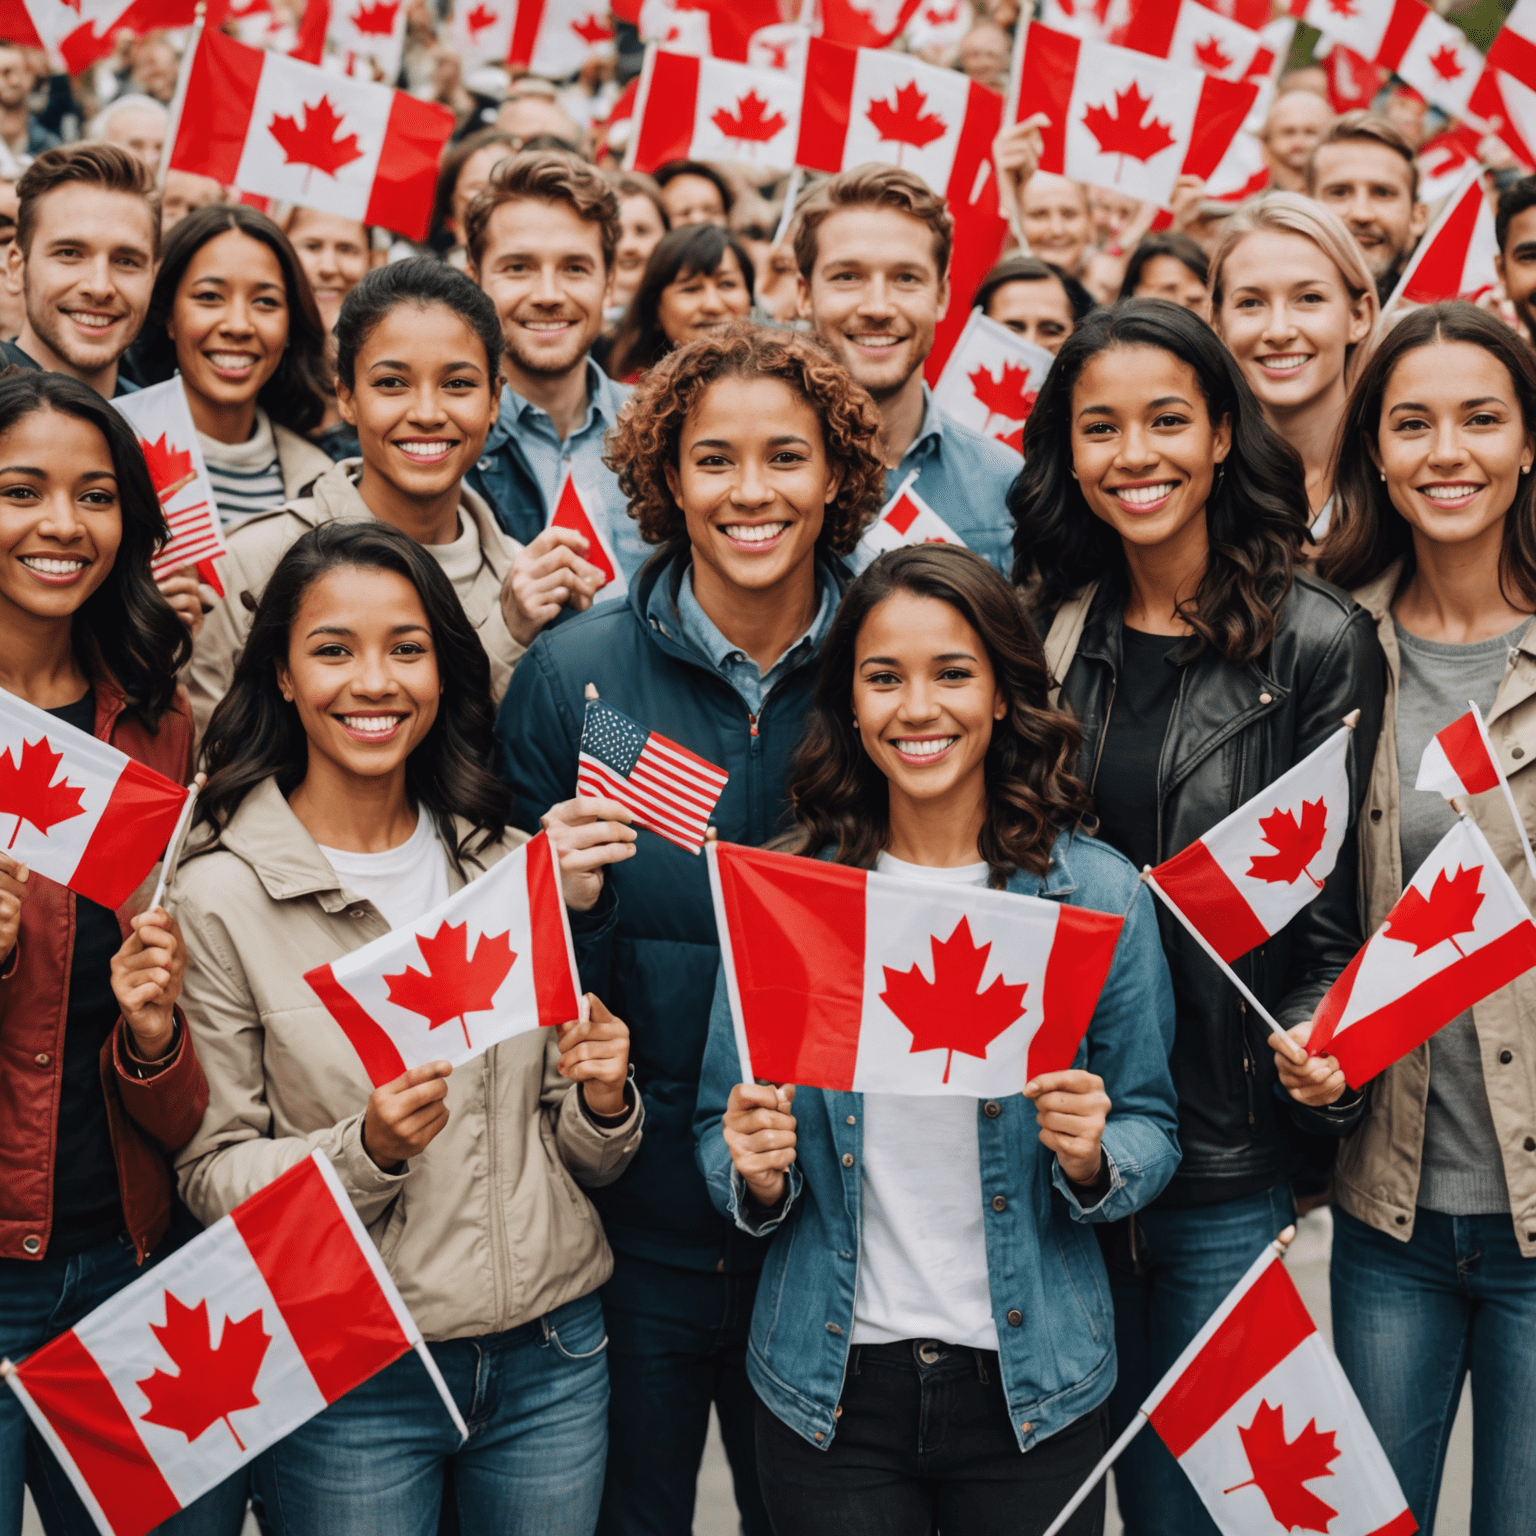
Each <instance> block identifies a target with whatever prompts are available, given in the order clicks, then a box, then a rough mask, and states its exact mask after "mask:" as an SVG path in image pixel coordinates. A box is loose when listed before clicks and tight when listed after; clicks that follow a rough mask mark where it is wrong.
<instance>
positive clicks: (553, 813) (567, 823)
mask: <svg viewBox="0 0 1536 1536" xmlns="http://www.w3.org/2000/svg"><path fill="white" fill-rule="evenodd" d="M630 820H631V817H630V813H629V812H628V811H627V810H626V809H625V808H624V807H623V806H622V805H620V804H619V802H618V801H617V800H604V799H601V798H600V797H598V796H593V795H577V797H576V798H575V799H574V800H562V801H561V802H560V803H559V805H552V806H550V808H549V809H548V810H547V811H545V813H544V814H543V815H542V816H541V817H539V825H540V826H541V827H543V828H544V830H545V831H546V832H547V833H548V834H549V840H550V842H551V843H553V844H554V848H555V856H556V857H557V858H558V859H559V860H560V889H561V891H562V893H563V894H564V896H565V904H566V906H568V907H569V908H570V909H571V911H573V912H590V911H591V910H592V908H593V907H595V906H596V905H597V898H598V897H599V896H601V895H602V893H603V866H604V865H605V864H617V863H619V862H620V861H621V860H622V859H632V858H634V856H635V853H636V848H635V838H636V837H637V836H638V835H639V834H638V833H637V832H636V831H635V829H634V828H633V827H632V826H630V824H629V823H630Z"/></svg>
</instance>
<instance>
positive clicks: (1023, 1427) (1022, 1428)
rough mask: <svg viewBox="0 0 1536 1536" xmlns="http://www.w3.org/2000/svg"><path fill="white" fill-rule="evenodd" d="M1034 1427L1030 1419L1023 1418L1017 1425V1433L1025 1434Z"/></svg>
mask: <svg viewBox="0 0 1536 1536" xmlns="http://www.w3.org/2000/svg"><path fill="white" fill-rule="evenodd" d="M1034 1427H1035V1426H1034V1424H1033V1422H1032V1421H1031V1420H1029V1419H1025V1420H1024V1422H1023V1423H1022V1424H1020V1425H1019V1433H1020V1434H1021V1435H1027V1434H1028V1433H1029V1432H1030V1430H1032V1429H1033V1428H1034Z"/></svg>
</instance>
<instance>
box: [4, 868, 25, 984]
mask: <svg viewBox="0 0 1536 1536" xmlns="http://www.w3.org/2000/svg"><path fill="white" fill-rule="evenodd" d="M26 899H27V866H26V865H25V864H22V863H20V862H19V861H18V860H16V859H13V858H12V857H11V856H10V854H8V853H0V960H5V959H7V958H8V957H9V956H10V953H11V951H12V950H13V949H15V948H16V935H17V934H18V933H20V931H21V904H22V902H24V901H25V900H26Z"/></svg>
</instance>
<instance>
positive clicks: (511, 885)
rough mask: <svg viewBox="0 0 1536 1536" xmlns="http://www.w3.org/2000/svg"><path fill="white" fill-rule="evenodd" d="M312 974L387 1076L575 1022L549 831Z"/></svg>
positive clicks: (369, 1061) (571, 966) (355, 1041)
mask: <svg viewBox="0 0 1536 1536" xmlns="http://www.w3.org/2000/svg"><path fill="white" fill-rule="evenodd" d="M304 979H305V981H307V982H308V983H309V984H310V986H311V987H313V988H314V990H315V993H316V994H317V995H318V997H319V998H320V1001H321V1002H322V1003H324V1004H325V1006H326V1007H327V1008H328V1009H329V1010H330V1012H331V1016H332V1017H333V1018H334V1019H335V1020H336V1022H337V1023H338V1024H340V1025H341V1027H342V1029H343V1030H345V1031H346V1035H347V1038H348V1039H349V1040H350V1041H351V1042H352V1045H353V1048H354V1049H355V1050H356V1051H357V1054H358V1056H359V1057H361V1059H362V1063H363V1067H364V1070H365V1071H366V1072H367V1073H368V1076H369V1077H371V1078H372V1079H373V1081H374V1083H375V1085H379V1084H383V1083H388V1082H393V1081H394V1079H395V1078H397V1077H399V1076H400V1074H401V1073H402V1072H404V1071H406V1070H407V1069H408V1068H410V1067H414V1066H419V1065H420V1064H421V1063H422V1062H424V1061H451V1062H453V1063H454V1065H456V1066H457V1065H458V1064H459V1063H460V1062H464V1061H469V1060H470V1059H471V1058H472V1057H475V1056H478V1055H479V1054H480V1053H481V1052H482V1051H485V1050H488V1049H489V1048H490V1047H491V1046H493V1045H495V1044H496V1043H497V1042H498V1041H501V1040H508V1039H510V1038H511V1037H512V1036H513V1035H520V1034H522V1033H523V1032H524V1031H525V1030H530V1029H538V1028H539V1027H540V1026H542V1025H560V1024H568V1023H570V1022H571V1020H572V1019H574V1018H576V1016H577V1013H578V1011H579V1008H580V988H579V985H578V982H577V976H576V955H575V951H574V950H573V949H572V947H571V925H570V921H569V919H568V918H567V916H566V911H565V900H564V898H563V897H562V896H561V894H560V867H559V863H558V861H557V860H556V857H555V850H554V847H553V846H552V845H551V843H550V841H549V837H548V835H547V834H546V833H543V832H541V833H539V835H538V836H537V837H536V838H534V839H533V841H532V842H528V843H524V844H523V846H522V847H521V848H519V849H517V850H516V852H514V853H509V854H507V855H506V857H505V858H503V859H502V860H501V861H500V862H499V863H498V864H496V865H495V866H494V867H493V868H492V869H491V870H490V871H489V872H488V873H487V874H484V875H482V876H481V877H480V878H479V879H478V880H474V881H471V882H470V884H468V885H466V886H465V887H464V888H463V889H462V890H460V891H455V892H454V894H453V895H452V896H450V897H449V898H448V899H447V901H445V902H441V903H440V904H439V905H437V906H435V907H433V909H432V910H431V911H430V912H428V913H427V914H426V915H425V916H424V917H421V918H418V919H417V920H416V922H414V923H413V924H412V925H411V926H410V927H409V928H397V929H394V930H392V931H391V932H389V933H386V934H384V935H383V936H382V937H381V938H377V939H374V940H373V941H372V942H370V943H368V944H364V945H363V946H362V948H361V949H354V950H353V951H352V952H351V954H349V955H345V956H343V957H342V958H341V959H340V960H337V961H335V962H334V963H333V964H331V965H322V966H317V967H316V968H315V969H314V970H312V971H309V972H306V974H305V976H304ZM439 1029H442V1030H443V1033H442V1034H441V1035H439V1034H438V1033H437V1031H438V1030H439ZM461 1037H462V1038H461Z"/></svg>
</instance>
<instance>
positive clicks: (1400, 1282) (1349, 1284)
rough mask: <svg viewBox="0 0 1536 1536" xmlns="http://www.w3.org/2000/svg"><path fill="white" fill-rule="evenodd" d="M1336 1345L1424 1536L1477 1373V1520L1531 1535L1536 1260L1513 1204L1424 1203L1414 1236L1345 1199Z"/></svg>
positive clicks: (1337, 1263) (1337, 1233)
mask: <svg viewBox="0 0 1536 1536" xmlns="http://www.w3.org/2000/svg"><path fill="white" fill-rule="evenodd" d="M1330 1276H1331V1279H1332V1284H1333V1334H1334V1341H1335V1348H1336V1349H1337V1350H1338V1354H1339V1360H1340V1361H1341V1362H1342V1364H1343V1366H1344V1372H1345V1374H1346V1375H1347V1376H1348V1377H1349V1379H1350V1382H1351V1384H1352V1385H1353V1386H1354V1389H1355V1391H1356V1393H1357V1394H1358V1395H1359V1398H1360V1402H1361V1405H1362V1406H1363V1407H1364V1409H1365V1416H1366V1418H1368V1419H1369V1420H1370V1421H1371V1427H1372V1428H1373V1429H1374V1430H1375V1431H1376V1434H1377V1436H1378V1437H1379V1438H1380V1440H1381V1444H1382V1448H1383V1449H1384V1450H1385V1451H1386V1453H1387V1460H1388V1461H1390V1462H1391V1463H1392V1470H1393V1471H1394V1472H1396V1473H1397V1480H1398V1482H1399V1483H1401V1484H1402V1487H1403V1493H1404V1494H1405V1495H1406V1496H1407V1499H1408V1507H1409V1508H1410V1509H1411V1510H1412V1511H1413V1517H1414V1519H1415V1520H1417V1521H1418V1522H1419V1529H1420V1530H1421V1531H1422V1532H1423V1533H1424V1536H1431V1532H1432V1531H1433V1529H1434V1523H1435V1506H1436V1504H1437V1503H1438V1502H1439V1498H1440V1475H1441V1473H1442V1471H1443V1470H1444V1468H1445V1447H1446V1442H1447V1441H1448V1440H1449V1439H1450V1436H1451V1425H1452V1423H1453V1422H1454V1421H1455V1418H1456V1409H1457V1406H1458V1404H1459V1403H1460V1401H1461V1387H1462V1382H1463V1381H1464V1380H1465V1379H1466V1375H1467V1372H1468V1371H1470V1372H1471V1373H1472V1526H1471V1528H1472V1530H1473V1531H1475V1532H1476V1533H1477V1536H1517V1533H1518V1536H1526V1533H1528V1532H1529V1531H1530V1530H1531V1528H1532V1520H1533V1516H1532V1513H1531V1490H1532V1488H1533V1486H1536V1259H1527V1258H1522V1257H1521V1255H1520V1249H1519V1246H1518V1245H1517V1244H1516V1242H1515V1234H1514V1231H1513V1229H1512V1228H1511V1226H1510V1220H1509V1217H1508V1215H1502V1216H1447V1215H1444V1214H1442V1213H1441V1212H1438V1211H1426V1210H1424V1209H1423V1208H1422V1207H1421V1208H1420V1210H1419V1212H1418V1214H1417V1215H1416V1216H1415V1217H1414V1226H1413V1237H1412V1238H1411V1239H1410V1240H1409V1241H1408V1242H1406V1243H1400V1242H1398V1241H1397V1240H1396V1239H1395V1238H1391V1237H1388V1236H1387V1235H1386V1233H1384V1232H1378V1231H1377V1230H1376V1229H1375V1228H1374V1227H1371V1226H1368V1225H1367V1224H1366V1223H1365V1222H1363V1221H1357V1220H1356V1219H1355V1218H1354V1217H1353V1216H1351V1215H1349V1213H1348V1212H1346V1211H1341V1210H1339V1209H1338V1208H1337V1207H1335V1208H1334V1216H1333V1261H1332V1265H1331V1268H1330Z"/></svg>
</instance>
